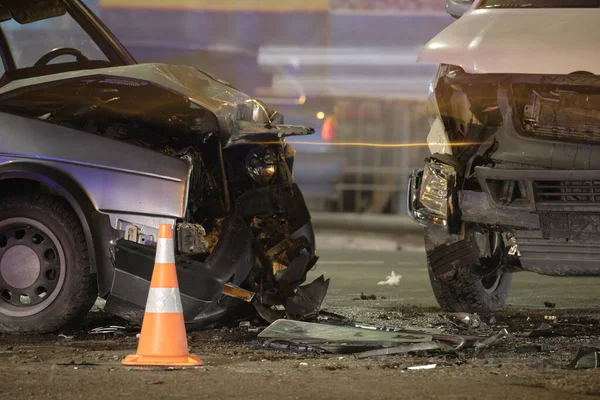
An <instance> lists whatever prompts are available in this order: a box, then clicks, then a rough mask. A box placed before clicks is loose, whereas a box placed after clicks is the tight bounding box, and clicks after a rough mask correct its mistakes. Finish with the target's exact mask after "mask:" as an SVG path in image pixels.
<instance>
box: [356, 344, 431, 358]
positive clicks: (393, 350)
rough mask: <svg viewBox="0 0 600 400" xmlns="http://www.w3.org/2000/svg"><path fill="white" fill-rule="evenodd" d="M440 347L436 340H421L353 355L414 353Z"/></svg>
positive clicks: (367, 356) (371, 355)
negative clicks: (421, 341)
mask: <svg viewBox="0 0 600 400" xmlns="http://www.w3.org/2000/svg"><path fill="white" fill-rule="evenodd" d="M441 349H442V347H441V346H440V344H439V343H436V342H423V343H413V344H407V345H403V346H395V347H386V348H383V349H376V350H369V351H364V352H362V353H357V354H355V355H354V357H356V358H358V359H362V358H369V357H379V356H389V355H395V354H409V353H416V352H420V351H433V350H441Z"/></svg>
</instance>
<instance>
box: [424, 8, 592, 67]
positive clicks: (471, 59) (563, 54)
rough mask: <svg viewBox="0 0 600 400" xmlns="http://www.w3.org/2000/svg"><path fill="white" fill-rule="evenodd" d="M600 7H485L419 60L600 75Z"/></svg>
mask: <svg viewBox="0 0 600 400" xmlns="http://www.w3.org/2000/svg"><path fill="white" fill-rule="evenodd" d="M599 22H600V9H598V8H589V9H588V8H574V9H568V8H561V9H486V10H475V11H471V12H469V13H467V14H465V15H464V16H463V17H461V18H460V19H459V20H457V21H456V22H454V23H453V24H452V25H450V26H449V27H448V28H446V29H445V30H443V31H442V32H441V33H440V34H438V35H437V36H436V37H435V38H433V39H432V40H431V41H430V42H429V43H428V44H427V45H426V46H425V48H424V49H423V51H422V52H421V54H420V56H419V58H418V60H419V62H429V63H438V64H452V65H458V66H460V67H462V68H463V69H464V70H465V72H467V73H474V74H499V73H512V74H550V75H566V74H570V73H572V72H578V71H588V72H592V73H593V74H596V75H598V74H600V54H599V53H598V52H596V51H594V49H595V48H596V46H597V44H598V42H599V41H600V29H598V23H599Z"/></svg>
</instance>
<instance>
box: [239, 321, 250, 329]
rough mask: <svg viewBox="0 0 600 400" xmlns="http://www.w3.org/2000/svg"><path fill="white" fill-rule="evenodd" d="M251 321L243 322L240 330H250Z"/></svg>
mask: <svg viewBox="0 0 600 400" xmlns="http://www.w3.org/2000/svg"><path fill="white" fill-rule="evenodd" d="M250 326H251V325H250V321H242V322H240V328H250Z"/></svg>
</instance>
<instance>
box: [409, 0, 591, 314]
mask: <svg viewBox="0 0 600 400" xmlns="http://www.w3.org/2000/svg"><path fill="white" fill-rule="evenodd" d="M447 11H448V13H449V14H451V15H453V16H454V17H456V18H458V20H457V21H455V22H454V23H453V24H452V25H450V26H449V27H448V28H446V29H445V30H444V31H442V32H441V33H440V34H438V35H437V36H436V37H435V38H433V39H432V40H431V41H430V42H429V43H428V44H427V45H426V46H425V48H424V49H423V51H422V53H421V54H420V56H419V61H420V62H429V63H437V64H439V68H438V71H437V73H436V75H435V77H434V79H433V81H432V83H431V85H430V101H429V106H430V123H431V131H430V133H429V136H428V142H429V144H430V150H431V157H430V158H429V159H428V161H427V163H426V165H425V166H424V167H423V169H420V170H417V171H415V172H414V173H413V174H412V175H411V178H410V187H409V195H408V204H409V214H410V215H411V217H412V218H413V219H414V220H416V221H417V222H419V223H420V224H422V225H424V226H425V227H426V234H425V242H426V248H427V258H428V263H429V273H430V277H431V282H432V286H433V289H434V292H435V295H436V297H437V299H438V301H439V303H440V305H441V306H442V308H444V309H446V310H453V311H493V310H498V309H501V308H502V307H503V306H504V304H505V302H506V300H507V298H508V295H509V290H510V285H511V280H512V273H514V272H518V271H532V272H537V273H540V274H544V275H551V276H599V275H600V264H599V263H598V259H600V77H598V74H599V73H600V55H599V54H598V53H597V52H596V51H595V50H596V47H595V46H596V45H597V43H599V42H600V0H543V1H542V0H527V1H517V0H476V1H472V0H471V1H464V0H448V1H447Z"/></svg>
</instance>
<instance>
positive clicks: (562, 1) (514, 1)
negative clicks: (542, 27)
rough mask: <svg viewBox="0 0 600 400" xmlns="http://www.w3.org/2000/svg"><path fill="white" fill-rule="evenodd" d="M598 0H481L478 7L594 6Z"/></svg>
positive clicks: (598, 5) (596, 5)
mask: <svg viewBox="0 0 600 400" xmlns="http://www.w3.org/2000/svg"><path fill="white" fill-rule="evenodd" d="M596 7H600V0H483V1H482V2H481V3H480V4H479V6H478V8H596Z"/></svg>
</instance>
